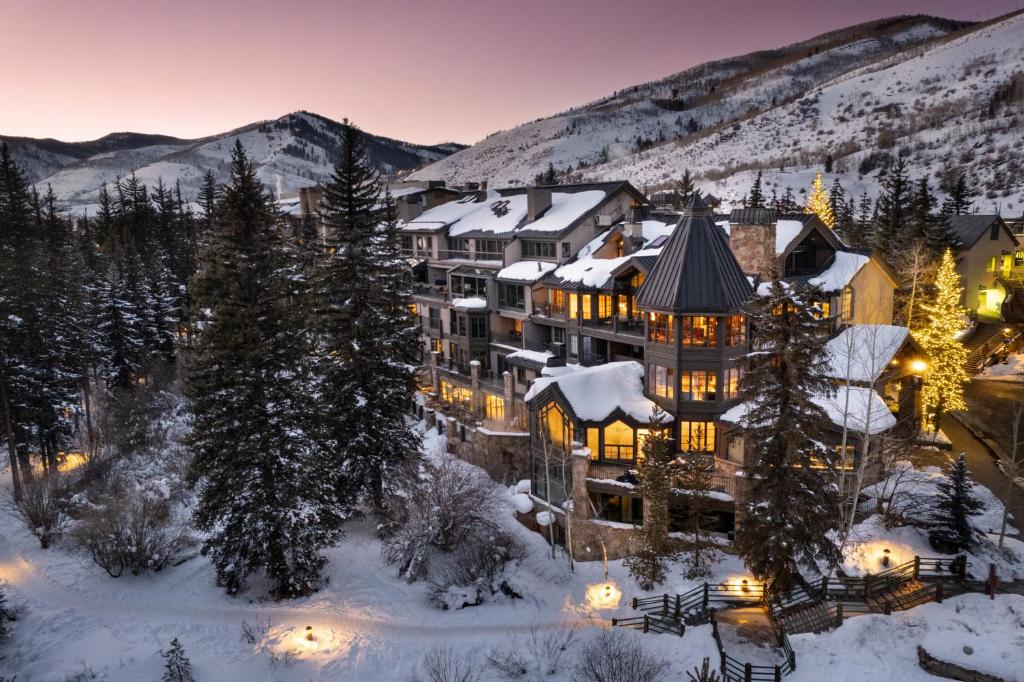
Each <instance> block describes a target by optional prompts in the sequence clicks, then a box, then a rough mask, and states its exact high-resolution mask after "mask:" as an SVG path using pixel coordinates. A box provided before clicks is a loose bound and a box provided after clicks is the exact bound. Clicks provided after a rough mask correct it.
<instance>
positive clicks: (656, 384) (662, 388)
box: [650, 365, 675, 398]
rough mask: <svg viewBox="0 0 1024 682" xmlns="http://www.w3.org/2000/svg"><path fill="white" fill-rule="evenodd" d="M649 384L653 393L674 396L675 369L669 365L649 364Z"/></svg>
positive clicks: (666, 396)
mask: <svg viewBox="0 0 1024 682" xmlns="http://www.w3.org/2000/svg"><path fill="white" fill-rule="evenodd" d="M650 386H651V390H652V392H653V393H654V395H658V396H661V397H662V398H674V397H675V371H674V370H673V369H672V368H671V367H662V366H661V365H651V377H650Z"/></svg>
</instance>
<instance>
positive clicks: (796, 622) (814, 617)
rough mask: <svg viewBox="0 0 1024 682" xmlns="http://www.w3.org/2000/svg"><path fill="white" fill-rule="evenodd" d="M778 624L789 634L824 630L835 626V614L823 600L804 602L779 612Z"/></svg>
mask: <svg viewBox="0 0 1024 682" xmlns="http://www.w3.org/2000/svg"><path fill="white" fill-rule="evenodd" d="M777 620H778V622H779V625H780V626H782V628H783V629H784V630H785V631H786V632H787V633H788V634H791V635H796V634H800V633H803V632H824V631H825V630H831V629H832V628H834V627H835V626H836V616H835V613H834V611H832V610H830V609H829V607H828V605H827V604H826V603H825V602H823V601H820V600H819V601H812V602H806V603H803V604H801V605H799V606H796V607H794V608H792V609H788V610H786V611H783V612H782V613H781V614H779V616H778V618H777Z"/></svg>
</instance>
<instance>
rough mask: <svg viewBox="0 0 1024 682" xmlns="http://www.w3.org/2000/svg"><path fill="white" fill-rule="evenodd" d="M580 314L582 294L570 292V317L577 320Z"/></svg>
mask: <svg viewBox="0 0 1024 682" xmlns="http://www.w3.org/2000/svg"><path fill="white" fill-rule="evenodd" d="M579 316H580V295H579V294H569V319H570V320H576V319H579Z"/></svg>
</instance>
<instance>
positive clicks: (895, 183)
mask: <svg viewBox="0 0 1024 682" xmlns="http://www.w3.org/2000/svg"><path fill="white" fill-rule="evenodd" d="M911 188H912V185H911V182H910V178H909V177H908V176H907V161H906V158H905V157H903V155H900V156H898V157H897V158H896V162H895V164H894V165H893V167H892V168H890V169H889V172H888V174H887V175H886V177H885V182H884V183H883V185H882V193H881V194H880V195H879V197H878V203H877V205H876V207H875V209H876V214H875V219H874V223H875V234H874V243H873V244H872V246H873V247H874V248H876V249H878V250H879V251H880V252H881V254H882V256H883V257H884V258H885V259H886V260H887V261H888V262H889V264H890V265H896V263H897V261H898V259H899V252H900V251H901V250H902V249H904V248H906V246H907V244H908V243H909V242H910V240H911V237H912V235H911V234H908V233H907V232H906V227H907V223H908V222H909V220H908V219H909V217H910V216H909V214H910V197H911Z"/></svg>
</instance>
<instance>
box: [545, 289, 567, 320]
mask: <svg viewBox="0 0 1024 682" xmlns="http://www.w3.org/2000/svg"><path fill="white" fill-rule="evenodd" d="M548 295H549V296H551V314H552V315H562V314H564V313H565V292H564V291H562V290H561V289H552V290H551V291H550V292H548Z"/></svg>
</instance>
